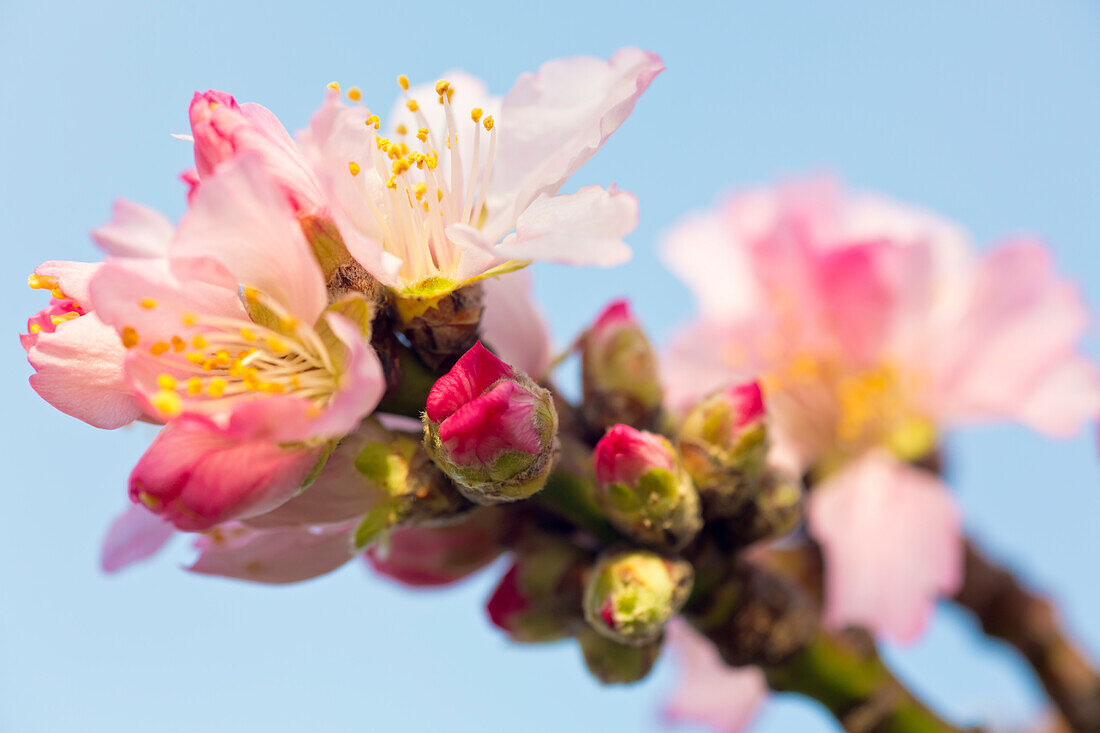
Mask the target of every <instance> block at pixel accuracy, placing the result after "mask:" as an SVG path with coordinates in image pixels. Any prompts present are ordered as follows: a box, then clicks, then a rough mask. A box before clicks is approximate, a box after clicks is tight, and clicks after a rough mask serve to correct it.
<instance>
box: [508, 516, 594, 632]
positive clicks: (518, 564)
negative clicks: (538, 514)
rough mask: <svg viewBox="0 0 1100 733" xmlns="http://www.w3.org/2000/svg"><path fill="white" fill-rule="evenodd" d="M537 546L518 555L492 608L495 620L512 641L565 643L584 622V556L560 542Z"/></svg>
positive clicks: (553, 540) (548, 541) (547, 541)
mask: <svg viewBox="0 0 1100 733" xmlns="http://www.w3.org/2000/svg"><path fill="white" fill-rule="evenodd" d="M536 544H537V545H538V546H537V547H528V548H526V549H525V550H521V551H520V552H518V553H517V557H516V561H515V563H514V564H513V565H512V567H511V569H509V570H508V572H507V573H506V574H505V575H504V577H503V578H502V579H501V581H500V583H499V584H498V585H497V587H496V590H494V591H493V595H492V596H491V597H490V598H489V602H488V604H486V610H487V611H488V612H489V619H490V620H491V621H492V622H493V624H494V625H495V626H497V627H498V628H500V629H502V630H503V631H505V632H507V634H508V637H509V638H510V639H511V640H512V641H518V642H527V643H536V642H546V641H555V640H557V639H562V638H565V637H567V636H569V635H570V632H571V630H573V629H575V628H576V627H577V625H578V623H579V622H580V619H581V616H580V607H581V577H582V574H583V571H584V568H585V565H586V562H585V555H584V553H582V552H581V551H580V550H578V549H577V548H576V547H575V546H573V545H572V544H571V543H568V542H565V541H562V540H560V539H559V538H556V537H553V538H551V537H544V538H541V541H539V542H537V543H536Z"/></svg>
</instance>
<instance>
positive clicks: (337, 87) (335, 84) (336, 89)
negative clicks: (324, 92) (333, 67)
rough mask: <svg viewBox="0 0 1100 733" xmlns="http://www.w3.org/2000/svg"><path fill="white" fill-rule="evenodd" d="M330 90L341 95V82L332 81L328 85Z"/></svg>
mask: <svg viewBox="0 0 1100 733" xmlns="http://www.w3.org/2000/svg"><path fill="white" fill-rule="evenodd" d="M328 88H329V89H331V90H332V91H334V92H336V93H337V94H339V93H340V82H338V81H330V82H329V83H328Z"/></svg>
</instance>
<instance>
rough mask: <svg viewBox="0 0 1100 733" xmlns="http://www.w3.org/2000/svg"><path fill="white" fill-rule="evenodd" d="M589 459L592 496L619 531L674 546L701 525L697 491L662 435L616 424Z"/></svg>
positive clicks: (651, 542) (665, 546)
mask: <svg viewBox="0 0 1100 733" xmlns="http://www.w3.org/2000/svg"><path fill="white" fill-rule="evenodd" d="M593 461H594V464H595V471H596V483H597V492H596V498H597V500H598V501H599V503H600V506H601V508H602V509H603V511H604V513H605V514H606V515H607V518H608V519H609V520H610V521H611V523H612V524H614V525H615V526H616V527H617V528H618V529H619V530H620V531H621V532H623V533H625V534H627V535H629V536H630V537H632V538H633V539H635V540H637V541H639V542H643V543H645V544H648V545H651V546H654V547H657V548H661V549H669V550H676V549H679V548H681V547H683V546H684V545H686V544H687V543H688V542H690V541H691V539H692V538H693V537H694V536H695V535H696V534H697V533H698V531H699V530H700V529H701V528H702V516H701V514H700V505H699V495H698V493H696V491H695V487H694V486H692V483H691V479H690V478H689V477H688V474H687V472H686V471H685V470H684V468H683V466H682V465H681V463H680V458H679V456H678V455H677V454H676V451H675V449H674V448H673V447H672V444H671V443H669V442H668V440H666V439H665V438H662V437H661V436H660V435H655V434H654V433H647V432H643V431H640V430H635V429H634V428H632V427H630V426H628V425H616V426H614V427H613V428H611V430H609V431H608V432H607V435H605V436H604V437H603V438H602V439H601V440H600V442H599V443H597V444H596V450H595V453H594V454H593Z"/></svg>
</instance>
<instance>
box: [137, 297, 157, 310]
mask: <svg viewBox="0 0 1100 733" xmlns="http://www.w3.org/2000/svg"><path fill="white" fill-rule="evenodd" d="M140 302H141V307H142V308H145V309H148V310H152V309H153V308H156V307H157V301H156V299H155V298H142V299H141V301H140Z"/></svg>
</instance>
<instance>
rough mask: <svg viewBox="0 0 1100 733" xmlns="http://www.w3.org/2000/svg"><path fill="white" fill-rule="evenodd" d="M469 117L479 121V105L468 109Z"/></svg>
mask: <svg viewBox="0 0 1100 733" xmlns="http://www.w3.org/2000/svg"><path fill="white" fill-rule="evenodd" d="M470 119H472V120H473V121H474V122H481V107H474V108H473V109H472V110H470Z"/></svg>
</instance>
